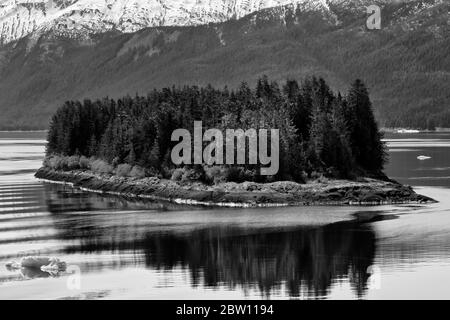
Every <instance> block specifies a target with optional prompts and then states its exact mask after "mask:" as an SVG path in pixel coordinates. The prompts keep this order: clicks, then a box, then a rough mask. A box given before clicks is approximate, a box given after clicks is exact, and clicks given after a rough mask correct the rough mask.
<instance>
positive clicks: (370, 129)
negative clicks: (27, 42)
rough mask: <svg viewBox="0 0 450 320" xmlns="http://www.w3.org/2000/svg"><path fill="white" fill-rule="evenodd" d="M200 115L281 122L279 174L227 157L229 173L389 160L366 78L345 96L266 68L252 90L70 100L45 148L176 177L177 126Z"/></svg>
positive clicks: (237, 123) (338, 168) (293, 175)
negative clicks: (277, 78)
mask: <svg viewBox="0 0 450 320" xmlns="http://www.w3.org/2000/svg"><path fill="white" fill-rule="evenodd" d="M195 120H201V121H202V122H203V126H204V127H205V128H218V129H222V130H225V129H244V130H246V129H249V128H255V129H263V128H267V129H273V128H275V129H279V130H280V171H279V173H278V174H277V176H275V177H269V178H267V177H262V176H261V175H260V174H259V169H260V168H259V167H258V165H243V166H240V167H239V168H230V167H229V166H226V165H222V166H220V168H219V169H221V170H222V169H224V170H227V172H228V173H227V179H228V180H239V179H241V180H257V181H263V180H267V179H272V180H295V181H304V180H305V179H307V178H311V177H314V176H315V175H326V176H331V177H342V178H352V177H356V176H361V175H369V174H375V175H376V174H379V173H381V171H382V169H383V165H384V163H385V161H386V153H385V150H384V144H383V143H382V141H381V138H382V135H381V134H380V132H379V130H378V126H377V124H376V122H375V118H374V115H373V112H372V105H371V102H370V98H369V94H368V90H367V88H366V87H365V86H364V84H363V82H362V81H361V80H356V81H355V82H354V83H353V84H352V86H351V88H350V90H349V92H348V93H347V94H346V95H345V96H342V95H341V94H340V93H339V94H337V95H336V94H335V93H334V92H333V91H332V90H331V89H330V87H329V86H328V85H327V83H326V82H325V80H323V79H321V78H319V79H318V78H311V79H307V80H305V81H303V83H301V84H299V83H298V82H297V81H295V80H288V81H287V82H286V83H285V84H284V86H282V87H281V88H280V86H279V85H278V83H276V82H273V81H269V79H268V78H267V77H266V76H264V77H262V78H261V79H259V81H258V82H257V86H256V88H255V89H254V90H253V89H251V88H250V87H249V86H248V84H247V83H242V84H241V86H240V87H239V88H238V89H237V90H233V91H230V90H228V89H227V88H224V89H221V90H219V89H216V88H213V87H211V86H207V87H204V88H200V87H197V86H185V87H182V88H176V87H172V88H165V89H162V90H154V91H152V92H150V93H149V94H148V95H147V96H146V97H145V96H138V95H136V96H135V97H131V96H126V97H123V98H122V99H118V100H112V99H109V98H104V99H103V100H97V101H90V100H85V101H84V102H82V103H81V102H79V101H68V102H66V103H65V104H64V106H62V107H61V108H60V109H59V110H58V111H57V112H56V114H55V115H54V116H53V118H52V121H51V124H50V129H49V133H48V146H47V154H48V155H60V156H74V155H78V156H85V157H87V158H89V157H93V158H95V159H101V160H103V161H105V162H107V163H109V164H110V165H112V166H118V165H121V164H128V165H130V166H139V167H142V168H144V169H145V170H146V172H147V174H158V175H163V176H169V177H170V176H172V174H173V172H174V170H176V169H177V168H176V166H175V165H174V164H173V163H172V161H171V158H170V152H171V150H172V148H173V147H174V145H175V144H176V142H172V141H171V135H172V132H173V131H174V130H175V129H178V128H184V129H188V130H190V131H191V132H192V130H193V124H194V121H195ZM192 168H194V169H195V170H197V171H198V170H200V171H201V170H204V169H205V168H204V167H201V166H200V167H199V166H192ZM236 170H238V171H239V170H240V172H241V173H236ZM242 172H244V173H245V174H242ZM199 177H202V175H201V174H200V175H199Z"/></svg>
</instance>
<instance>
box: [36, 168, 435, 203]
mask: <svg viewBox="0 0 450 320" xmlns="http://www.w3.org/2000/svg"><path fill="white" fill-rule="evenodd" d="M35 176H36V178H38V179H40V180H42V181H44V182H49V183H59V184H69V185H70V186H72V187H74V188H79V189H81V190H84V191H88V192H96V193H102V194H111V195H119V196H125V197H130V198H141V199H144V198H145V199H152V200H155V201H169V202H173V203H178V204H189V205H202V206H210V207H241V208H242V207H280V206H312V205H315V206H322V205H334V206H355V205H361V206H362V205H385V204H404V203H435V202H436V201H435V200H433V199H431V198H429V197H426V196H423V195H419V194H417V193H415V192H414V190H413V189H412V188H411V187H408V186H403V185H401V184H399V183H397V182H394V181H382V180H376V179H370V178H362V179H360V180H359V181H349V180H329V181H327V182H310V183H307V184H299V183H296V182H290V181H280V182H273V183H254V182H243V183H222V184H219V185H211V186H210V185H205V184H202V183H185V184H182V183H179V182H175V181H171V180H164V179H159V178H156V177H150V178H144V179H138V178H128V177H118V176H114V175H105V174H103V175H100V174H96V173H93V172H91V171H88V170H73V171H55V170H53V169H48V168H41V169H39V170H38V171H37V173H36V175H35Z"/></svg>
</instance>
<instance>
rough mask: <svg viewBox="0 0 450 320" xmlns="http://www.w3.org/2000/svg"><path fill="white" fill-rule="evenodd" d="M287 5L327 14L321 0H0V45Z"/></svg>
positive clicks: (218, 18)
mask: <svg viewBox="0 0 450 320" xmlns="http://www.w3.org/2000/svg"><path fill="white" fill-rule="evenodd" d="M334 1H336V0H334ZM288 4H296V5H297V4H298V5H299V6H301V8H302V9H303V10H328V1H327V0H0V44H4V43H8V42H11V41H14V40H17V39H20V38H22V37H24V36H26V35H28V34H30V33H32V32H34V31H36V30H54V31H57V32H60V33H68V34H76V33H83V32H84V33H86V32H87V33H99V32H105V31H108V30H118V31H121V32H126V33H128V32H135V31H137V30H140V29H142V28H145V27H153V26H192V25H199V24H207V23H216V22H223V21H226V20H229V19H236V18H241V17H243V16H245V15H247V14H249V13H252V12H255V11H258V10H261V9H265V8H270V7H275V6H282V5H288Z"/></svg>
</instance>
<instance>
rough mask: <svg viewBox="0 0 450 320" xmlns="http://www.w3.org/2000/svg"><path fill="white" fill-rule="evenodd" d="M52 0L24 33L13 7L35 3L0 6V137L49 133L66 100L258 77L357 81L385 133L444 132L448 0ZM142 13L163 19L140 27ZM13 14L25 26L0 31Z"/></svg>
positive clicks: (448, 99)
mask: <svg viewBox="0 0 450 320" xmlns="http://www.w3.org/2000/svg"><path fill="white" fill-rule="evenodd" d="M54 2H55V4H56V5H57V6H58V7H57V8H59V9H52V10H53V11H48V12H47V11H45V12H46V13H45V15H44V14H43V16H44V17H45V18H42V16H41V18H39V19H38V18H36V17H38V16H39V14H37V13H36V12H38V9H36V8H37V7H36V4H33V6H32V8H31V9H30V10H29V11H28V12H29V14H30V16H29V17H30V18H29V20H28V21H34V22H29V23H28V24H27V23H26V21H27V19H26V18H25V15H24V13H23V15H20V14H17V11H14V10H19V9H18V7H19V6H22V5H24V4H26V3H28V4H29V3H31V1H23V0H22V1H20V4H19V1H2V0H0V26H2V23H3V27H0V30H1V35H2V39H4V40H3V41H4V44H3V45H0V111H1V114H2V116H1V117H0V128H3V129H17V128H23V129H38V128H46V127H47V124H48V119H49V117H50V115H51V114H52V113H53V112H54V110H55V108H57V107H58V106H59V105H61V103H63V102H64V101H65V100H69V99H83V98H85V97H88V98H99V97H104V96H111V97H118V96H121V95H124V94H127V93H129V94H133V95H134V94H135V93H136V92H139V93H145V92H148V91H150V90H152V89H153V88H161V87H164V86H171V85H183V84H199V85H206V84H208V83H211V84H213V85H215V86H225V85H228V86H229V87H231V88H233V87H236V86H238V85H239V83H240V82H241V81H244V80H245V81H248V82H250V83H251V84H253V83H254V82H255V80H256V79H257V78H258V77H260V76H262V75H263V74H267V75H268V76H270V77H271V78H273V79H277V80H284V79H286V78H296V79H299V80H301V79H302V78H304V77H306V76H310V75H313V74H315V75H319V76H323V77H325V78H326V79H327V80H328V81H329V82H330V83H331V84H332V86H333V87H334V88H335V89H337V90H341V91H345V90H346V89H347V88H346V84H347V83H350V82H351V81H352V80H354V79H355V78H361V79H363V80H364V81H365V82H366V83H367V85H368V86H369V88H370V91H371V96H372V99H373V102H374V106H375V109H376V113H377V117H378V120H379V121H380V122H381V125H384V126H405V127H433V126H450V112H449V108H448V107H449V105H450V96H449V95H448V92H450V81H449V80H450V55H448V52H450V39H449V35H450V28H449V11H450V10H449V9H450V8H449V7H450V4H449V2H448V1H446V0H445V1H444V0H412V1H387V0H383V1H373V0H359V1H349V0H320V1H319V0H317V1H306V0H304V1H282V0H279V1H275V0H268V1H264V0H248V1H239V0H236V1H225V0H224V1H222V0H210V1H181V0H171V1H169V0H167V1H164V0H161V1H150V0H148V1H144V0H141V1H121V0H107V1H104V0H103V1H101V0H80V1H74V0H68V1H56V0H55V1H54ZM374 2H375V3H378V4H380V5H381V6H382V29H381V30H367V28H366V20H367V17H368V14H367V13H366V9H365V7H364V6H365V5H367V4H369V3H370V4H373V3H374ZM95 4H97V5H99V6H100V5H103V4H107V8H108V11H107V14H105V13H101V14H99V13H97V11H95V10H94V11H93V12H94V13H95V14H94V16H95V17H99V18H94V16H92V15H88V14H87V13H85V12H86V11H83V10H87V9H86V8H92V7H93V6H94V5H95ZM132 4H135V5H132ZM169 4H170V6H169ZM244 4H245V5H244ZM278 4H283V5H281V6H280V5H278ZM151 5H154V6H156V7H157V8H160V7H159V6H162V7H164V8H166V9H165V10H162V11H161V10H160V11H158V10H154V9H151V10H150V9H148V8H153V7H149V6H151ZM273 5H275V7H274V6H273ZM77 6H78V7H77ZM156 7H154V8H156ZM5 8H7V9H5ZM33 8H34V9H33ZM76 8H78V9H76ZM81 8H84V9H81ZM145 8H147V9H148V10H150V11H149V12H152V17H156V16H157V17H158V18H151V19H147V20H145V19H144V20H145V23H143V22H142V23H141V22H139V21H144V20H143V18H142V17H143V16H146V15H140V14H139V12H147V11H145V10H146V9H145ZM214 8H216V9H217V8H219V9H220V10H216V11H214V10H213V9H214ZM261 8H266V9H261ZM5 10H6V11H5ZM8 10H9V11H8ZM20 10H22V9H20ZM27 10H28V9H27ZM140 10H144V11H140ZM5 12H9V14H5ZM42 12H44V9H42ZM52 12H53V13H52ZM81 12H83V13H81ZM91 12H92V11H91ZM157 12H159V13H161V12H163V13H164V14H160V15H157V14H156V13H157ZM198 12H202V14H200V13H199V14H196V13H198ZM32 13H33V14H32ZM247 13H249V14H247ZM13 16H15V17H17V19H19V18H20V19H19V20H20V22H18V21H19V20H15V21H16V22H14V23H12V22H9V24H7V27H5V23H6V22H5V21H10V20H8V19H13ZM31 16H32V17H33V18H31ZM8 17H9V18H8ZM22 17H23V18H22ZM74 17H84V18H80V19H77V21H78V23H80V24H79V25H78V26H79V27H78V29H75V31H74V29H70V28H68V27H67V26H66V25H65V24H64V23H62V21H67V19H69V20H70V19H72V18H74ZM105 17H108V18H107V19H106V18H105ZM127 17H128V18H127ZM140 17H141V18H142V19H141V18H140ZM196 17H197V18H196ZM147 18H148V16H147ZM21 25H23V26H24V27H19V26H21ZM30 25H31V26H33V27H29V26H30ZM153 25H158V27H146V26H153ZM161 25H162V26H161ZM13 26H14V28H13ZM25 26H26V27H25ZM97 27H98V29H96V28H97ZM13 29H14V30H15V31H14V32H11V31H7V30H13ZM5 30H6V31H5ZM23 30H26V31H23ZM135 30H138V31H135ZM133 31H134V32H133ZM6 35H9V36H6ZM8 37H9V38H8Z"/></svg>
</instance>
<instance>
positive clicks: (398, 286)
mask: <svg viewBox="0 0 450 320" xmlns="http://www.w3.org/2000/svg"><path fill="white" fill-rule="evenodd" d="M44 139H45V135H44V134H43V133H0V299H86V298H88V299H93V298H95V299H97V298H102V299H108V298H114V299H128V298H136V299H216V298H219V299H236V298H239V299H240V298H248V299H259V298H262V299H265V298H273V299H289V298H294V299H358V298H363V299H399V298H403V299H432V298H433V299H449V298H450V286H449V284H450V272H449V271H450V197H449V195H450V192H449V191H450V190H449V189H447V188H449V187H450V161H449V160H450V134H447V135H439V134H427V135H422V134H415V135H389V136H387V139H388V144H389V146H390V155H391V163H390V164H389V166H388V169H387V172H388V174H389V175H390V176H391V177H393V178H396V179H398V180H400V181H402V182H404V183H407V184H410V185H413V186H415V187H417V190H418V192H420V193H422V194H425V195H428V196H431V197H433V198H435V199H437V200H439V201H440V203H438V204H434V205H428V206H421V205H397V206H382V207H358V208H356V207H316V208H280V209H273V208H271V209H245V210H244V209H233V210H230V209H205V208H189V207H185V206H175V205H171V204H167V203H155V202H147V203H144V202H133V201H126V200H124V199H121V198H115V197H103V196H100V195H93V194H89V193H84V192H80V191H76V190H72V189H71V188H68V187H63V186H55V185H49V184H43V183H40V182H38V181H36V180H35V179H34V178H33V173H34V171H35V170H36V169H37V168H38V167H39V166H40V164H41V161H42V157H43V154H44V150H45V141H44ZM420 155H425V156H430V157H431V159H429V160H426V161H419V160H418V159H417V156H420ZM27 255H42V256H55V257H58V258H59V259H61V260H63V261H66V262H67V264H68V265H69V266H70V271H71V272H75V275H78V271H80V277H79V278H78V277H77V276H74V275H73V274H71V273H69V272H64V273H60V274H49V273H45V272H37V271H32V270H22V271H20V272H19V271H9V270H7V269H6V267H5V264H6V263H7V262H8V261H11V260H19V259H20V257H23V256H27ZM74 279H75V280H74ZM76 279H80V286H79V287H78V286H77V285H76V284H77V282H76ZM74 284H75V285H74Z"/></svg>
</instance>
